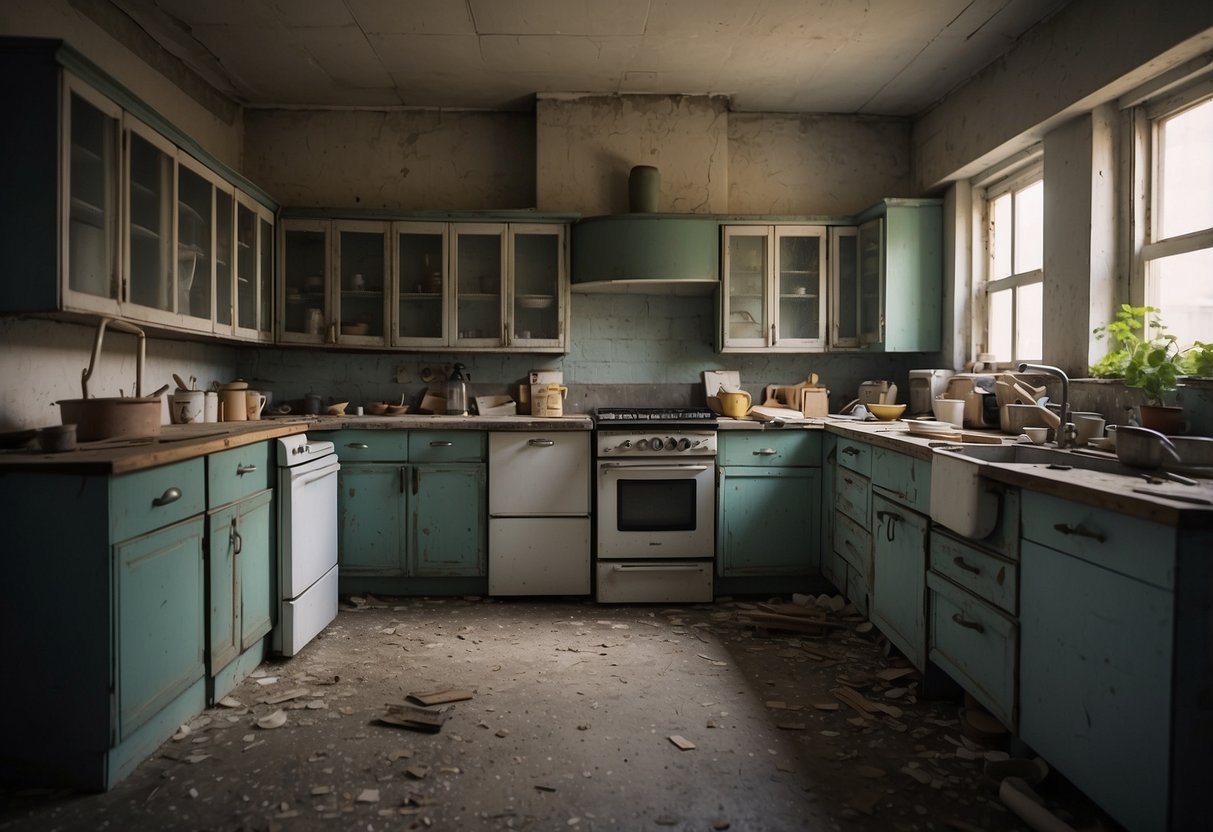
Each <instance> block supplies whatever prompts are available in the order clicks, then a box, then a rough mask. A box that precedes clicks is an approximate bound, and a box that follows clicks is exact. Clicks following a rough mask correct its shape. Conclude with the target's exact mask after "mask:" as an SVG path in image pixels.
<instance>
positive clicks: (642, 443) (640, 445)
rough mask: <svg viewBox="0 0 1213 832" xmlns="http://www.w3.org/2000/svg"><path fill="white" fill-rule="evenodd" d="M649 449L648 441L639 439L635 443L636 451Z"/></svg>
mask: <svg viewBox="0 0 1213 832" xmlns="http://www.w3.org/2000/svg"><path fill="white" fill-rule="evenodd" d="M648 449H649V440H647V439H641V440H639V441H637V442H636V450H638V451H647V450H648Z"/></svg>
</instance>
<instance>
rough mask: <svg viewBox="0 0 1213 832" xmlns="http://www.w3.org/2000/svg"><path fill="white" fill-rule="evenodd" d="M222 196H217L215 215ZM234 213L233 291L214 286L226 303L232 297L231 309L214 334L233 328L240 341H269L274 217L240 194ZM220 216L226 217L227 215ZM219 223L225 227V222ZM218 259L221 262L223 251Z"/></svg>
mask: <svg viewBox="0 0 1213 832" xmlns="http://www.w3.org/2000/svg"><path fill="white" fill-rule="evenodd" d="M224 196H225V195H224V194H223V193H222V192H220V193H219V203H218V204H217V210H216V214H217V216H219V215H221V214H220V211H219V210H218V209H219V208H221V207H223V206H224V204H225V201H224ZM235 212H236V215H235V222H236V225H235V229H236V232H235V238H234V239H235V261H234V262H235V267H236V268H235V272H234V274H233V277H234V278H235V288H234V289H233V288H232V286H231V284H230V283H224V282H220V283H219V284H218V285H217V287H216V289H217V291H218V292H219V293H220V294H221V295H222V297H223V299H224V301H225V302H226V300H227V299H228V298H231V300H232V302H233V307H232V309H231V311H228V312H225V316H224V320H223V321H222V322H220V321H219V320H218V319H217V320H216V324H217V327H216V331H224V332H226V329H225V327H229V326H233V325H234V327H235V334H236V336H237V337H239V338H245V339H255V340H258V341H270V340H273V337H274V304H273V299H274V244H275V239H274V215H273V213H272V212H270V210H269V209H268V208H266V207H265V206H264V205H261V204H260V203H258V202H256V201H254V200H252V199H249V198H248V197H246V196H245V195H244V194H241V193H237V194H236V204H235ZM222 216H223V217H225V218H226V213H224V214H222ZM218 224H219V225H220V227H226V225H225V224H224V222H219V223H218ZM217 259H219V260H220V261H222V259H223V257H222V249H221V250H220V255H219V257H218V258H217ZM228 262H232V261H230V260H229V261H228ZM218 308H219V309H220V310H222V309H223V306H222V305H219V307H218ZM229 319H230V320H229Z"/></svg>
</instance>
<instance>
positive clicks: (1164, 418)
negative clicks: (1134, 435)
mask: <svg viewBox="0 0 1213 832" xmlns="http://www.w3.org/2000/svg"><path fill="white" fill-rule="evenodd" d="M1138 412H1139V413H1140V414H1141V426H1142V427H1143V428H1149V429H1150V430H1156V431H1158V432H1159V433H1165V434H1167V435H1168V436H1175V435H1178V434H1181V433H1184V432H1185V431H1187V429H1188V424H1187V422H1186V421H1185V420H1184V409H1183V408H1182V407H1169V406H1167V405H1161V404H1143V405H1141V406H1140V407H1139V408H1138Z"/></svg>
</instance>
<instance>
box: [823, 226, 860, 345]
mask: <svg viewBox="0 0 1213 832" xmlns="http://www.w3.org/2000/svg"><path fill="white" fill-rule="evenodd" d="M829 263H830V340H829V347H830V349H831V350H841V349H856V348H858V347H859V346H860V343H859V328H860V320H859V229H858V228H856V227H854V226H832V227H831V228H830V256H829Z"/></svg>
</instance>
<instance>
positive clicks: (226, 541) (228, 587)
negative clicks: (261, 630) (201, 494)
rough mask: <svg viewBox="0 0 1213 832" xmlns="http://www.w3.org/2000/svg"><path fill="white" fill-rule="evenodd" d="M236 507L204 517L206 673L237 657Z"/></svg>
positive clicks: (238, 604)
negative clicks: (206, 600) (206, 543)
mask: <svg viewBox="0 0 1213 832" xmlns="http://www.w3.org/2000/svg"><path fill="white" fill-rule="evenodd" d="M237 509H238V504H237V505H232V506H228V507H227V508H223V509H220V510H219V511H213V512H211V513H210V514H209V515H208V516H207V540H208V541H209V545H208V546H207V570H206V572H207V587H208V590H209V592H208V595H209V601H208V604H207V659H206V664H207V668H206V669H207V673H208V674H210V675H211V676H214V675H215V674H216V673H218V672H219V671H220V670H222V669H223V668H224V667H226V666H227V665H228V663H230V662H231V661H232V659H234V658H236V656H238V655H239V654H240V644H239V640H240V574H239V572H238V570H237V567H236V549H237V543H236V541H237V538H238V534H239V533H238V527H239V519H238V517H239V515H238V513H237Z"/></svg>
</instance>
